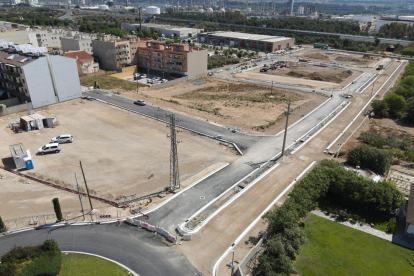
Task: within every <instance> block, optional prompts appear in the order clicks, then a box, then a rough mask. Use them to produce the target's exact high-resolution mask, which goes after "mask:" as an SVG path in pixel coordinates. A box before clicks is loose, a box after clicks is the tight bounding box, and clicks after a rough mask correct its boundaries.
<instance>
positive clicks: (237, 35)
mask: <svg viewBox="0 0 414 276" xmlns="http://www.w3.org/2000/svg"><path fill="white" fill-rule="evenodd" d="M203 34H210V35H214V36H222V37H226V38H233V39H244V40H256V41H263V42H278V41H281V40H285V39H289V38H287V37H285V36H271V35H259V34H246V33H239V32H228V31H217V32H211V33H210V32H209V33H203Z"/></svg>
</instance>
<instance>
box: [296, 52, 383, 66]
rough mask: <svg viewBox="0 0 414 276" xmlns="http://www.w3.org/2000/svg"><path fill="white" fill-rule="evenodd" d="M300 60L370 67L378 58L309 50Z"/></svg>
mask: <svg viewBox="0 0 414 276" xmlns="http://www.w3.org/2000/svg"><path fill="white" fill-rule="evenodd" d="M299 57H300V58H304V59H311V60H318V61H323V62H336V63H338V64H344V65H357V66H372V65H373V64H375V63H377V62H378V58H377V57H374V56H370V55H364V56H362V57H361V55H356V54H349V53H338V52H327V51H320V50H310V51H307V52H305V53H303V54H301V55H299Z"/></svg>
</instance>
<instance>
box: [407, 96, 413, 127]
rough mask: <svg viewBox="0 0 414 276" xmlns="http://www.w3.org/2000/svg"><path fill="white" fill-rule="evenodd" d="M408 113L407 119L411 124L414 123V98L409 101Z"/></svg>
mask: <svg viewBox="0 0 414 276" xmlns="http://www.w3.org/2000/svg"><path fill="white" fill-rule="evenodd" d="M406 111H407V115H406V119H407V120H408V121H409V122H412V123H414V97H413V98H409V99H408V100H407V106H406Z"/></svg>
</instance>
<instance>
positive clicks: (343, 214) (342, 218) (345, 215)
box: [339, 210, 348, 220]
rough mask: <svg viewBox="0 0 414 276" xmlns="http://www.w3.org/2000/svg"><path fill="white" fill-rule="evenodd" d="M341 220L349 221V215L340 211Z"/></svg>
mask: <svg viewBox="0 0 414 276" xmlns="http://www.w3.org/2000/svg"><path fill="white" fill-rule="evenodd" d="M339 218H340V219H341V220H347V219H348V213H347V212H345V211H344V210H339Z"/></svg>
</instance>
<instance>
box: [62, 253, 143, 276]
mask: <svg viewBox="0 0 414 276" xmlns="http://www.w3.org/2000/svg"><path fill="white" fill-rule="evenodd" d="M62 253H69V254H83V255H89V256H93V257H98V258H101V259H104V260H107V261H110V262H113V263H114V264H117V265H119V266H120V267H123V268H125V269H126V270H128V271H129V272H130V273H132V275H134V276H139V274H138V273H136V272H135V271H133V270H132V269H130V268H129V267H127V266H125V265H123V264H121V263H118V262H117V261H114V260H111V259H108V258H106V257H103V256H100V255H96V254H92V253H86V252H79V251H62Z"/></svg>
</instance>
